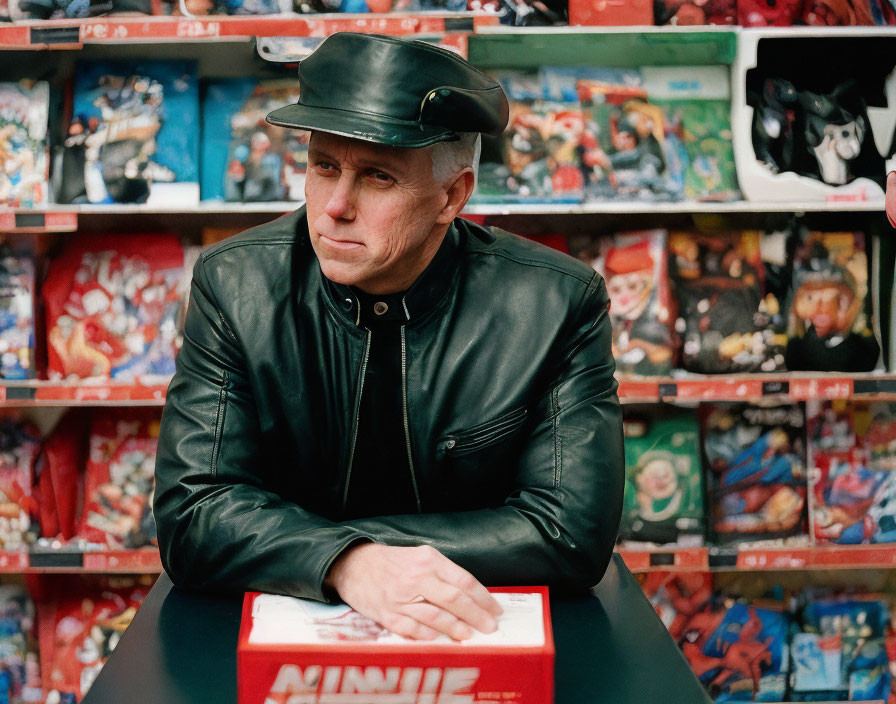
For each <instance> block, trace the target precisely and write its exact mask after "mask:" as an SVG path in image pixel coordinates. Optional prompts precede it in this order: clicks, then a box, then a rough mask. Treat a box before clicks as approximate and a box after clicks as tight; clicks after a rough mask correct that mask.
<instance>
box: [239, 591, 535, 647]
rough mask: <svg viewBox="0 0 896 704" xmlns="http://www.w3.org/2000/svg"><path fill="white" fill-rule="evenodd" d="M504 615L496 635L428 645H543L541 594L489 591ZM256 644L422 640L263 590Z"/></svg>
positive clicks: (343, 609) (255, 609)
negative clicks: (406, 636) (396, 633)
mask: <svg viewBox="0 0 896 704" xmlns="http://www.w3.org/2000/svg"><path fill="white" fill-rule="evenodd" d="M492 596H494V597H495V599H496V600H497V601H498V603H499V604H500V605H501V608H503V609H504V613H503V614H502V615H501V617H500V618H499V619H498V630H497V631H495V632H494V633H488V634H486V633H479V632H478V631H474V632H473V636H472V637H471V638H468V639H467V640H464V641H460V642H458V641H453V640H451V639H450V638H448V636H441V637H440V638H438V639H436V640H434V641H425V642H426V643H432V644H437V645H439V646H456V647H459V648H462V647H467V646H497V647H502V646H503V647H540V646H542V645H544V641H545V635H544V620H543V618H542V602H541V594H532V593H528V592H496V593H494V594H492ZM249 642H250V643H252V644H255V645H320V644H323V643H326V644H330V645H339V644H342V645H352V644H355V643H364V644H368V643H378V644H382V645H408V646H419V645H420V644H421V641H417V640H410V639H408V638H402V637H401V636H397V635H395V634H393V633H389V631H387V630H386V629H384V628H382V627H381V626H380V625H379V624H377V623H376V622H374V621H372V620H371V619H369V618H367V617H366V616H362V615H361V614H359V613H357V612H356V611H353V610H352V609H351V608H349V607H348V606H345V605H331V604H322V603H320V602H318V601H309V600H307V599H297V598H294V597H289V596H278V595H275V594H261V595H259V596H257V597H256V598H255V601H254V602H253V604H252V631H251V633H250V634H249Z"/></svg>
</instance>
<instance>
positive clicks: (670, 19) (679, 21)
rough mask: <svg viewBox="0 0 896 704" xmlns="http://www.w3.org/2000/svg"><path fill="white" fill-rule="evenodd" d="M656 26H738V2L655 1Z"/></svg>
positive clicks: (720, 0)
mask: <svg viewBox="0 0 896 704" xmlns="http://www.w3.org/2000/svg"><path fill="white" fill-rule="evenodd" d="M653 21H654V23H655V24H659V25H663V24H673V25H680V26H689V25H704V24H724V25H731V24H737V0H653Z"/></svg>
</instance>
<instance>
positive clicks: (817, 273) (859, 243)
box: [786, 232, 880, 372]
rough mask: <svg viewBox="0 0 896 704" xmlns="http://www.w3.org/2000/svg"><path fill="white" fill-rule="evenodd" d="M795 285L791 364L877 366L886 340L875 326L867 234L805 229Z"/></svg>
mask: <svg viewBox="0 0 896 704" xmlns="http://www.w3.org/2000/svg"><path fill="white" fill-rule="evenodd" d="M791 290H792V294H791V297H790V300H789V301H788V305H787V309H788V312H789V323H788V338H789V339H788V341H787V353H786V360H787V368H788V369H792V370H811V371H826V372H834V371H836V372H867V371H871V370H873V369H874V368H875V367H877V365H878V363H879V361H880V344H879V343H878V341H877V338H876V336H875V334H874V331H873V329H872V320H873V317H872V311H871V297H870V295H869V291H868V257H867V255H866V252H865V236H864V235H863V234H862V233H860V232H807V233H803V234H802V236H801V237H800V241H799V243H798V246H797V250H796V254H795V257H794V265H793V286H792V289H791Z"/></svg>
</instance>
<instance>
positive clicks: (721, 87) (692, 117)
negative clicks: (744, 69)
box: [641, 66, 740, 201]
mask: <svg viewBox="0 0 896 704" xmlns="http://www.w3.org/2000/svg"><path fill="white" fill-rule="evenodd" d="M641 73H642V75H643V80H644V87H645V88H646V90H647V95H648V96H649V97H650V102H651V103H653V104H654V105H657V106H658V107H660V108H661V109H662V111H663V119H664V122H663V124H664V130H663V131H664V134H665V153H666V158H667V161H668V162H669V171H670V174H673V175H676V178H677V179H679V180H680V181H683V191H684V198H685V199H686V200H697V201H707V200H713V201H724V200H736V199H738V198H740V191H738V188H737V175H736V173H735V168H734V150H733V148H732V146H731V140H732V133H731V84H730V77H729V75H728V71H727V70H726V69H725V68H724V67H723V66H688V67H683V66H678V67H665V66H664V67H656V66H645V67H644V68H642V69H641ZM679 174H680V175H679Z"/></svg>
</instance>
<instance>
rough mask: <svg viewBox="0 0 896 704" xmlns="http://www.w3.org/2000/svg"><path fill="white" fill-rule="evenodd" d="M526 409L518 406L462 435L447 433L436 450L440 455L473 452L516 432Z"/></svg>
mask: <svg viewBox="0 0 896 704" xmlns="http://www.w3.org/2000/svg"><path fill="white" fill-rule="evenodd" d="M526 415H527V410H526V409H525V408H520V409H517V410H515V411H512V412H511V413H510V414H508V415H506V416H505V417H503V418H500V419H498V420H497V421H496V422H494V423H493V424H491V425H489V426H488V427H486V428H484V429H482V430H478V431H474V432H472V433H470V432H468V433H464V434H462V435H449V436H447V437H445V438H443V440H442V441H441V442H440V443H439V444H438V446H437V452H438V453H439V455H440V456H444V455H446V454H452V455H463V454H467V453H468V452H474V451H476V450H478V449H480V448H482V447H487V446H488V445H490V444H492V443H494V442H497V441H499V440H501V439H503V438H504V437H506V436H508V435H510V434H512V433H514V432H516V430H517V429H518V428H519V427H520V425H521V424H522V422H523V421H524V420H525V419H526Z"/></svg>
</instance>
